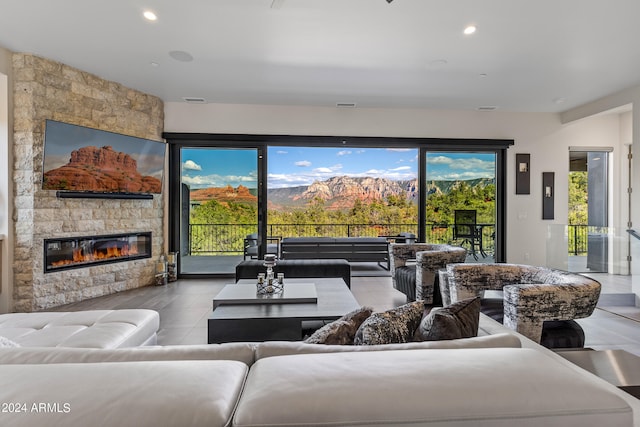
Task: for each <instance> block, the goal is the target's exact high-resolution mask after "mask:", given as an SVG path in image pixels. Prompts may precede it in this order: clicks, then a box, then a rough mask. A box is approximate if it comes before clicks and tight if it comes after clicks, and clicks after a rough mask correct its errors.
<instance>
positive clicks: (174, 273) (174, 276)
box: [167, 252, 178, 282]
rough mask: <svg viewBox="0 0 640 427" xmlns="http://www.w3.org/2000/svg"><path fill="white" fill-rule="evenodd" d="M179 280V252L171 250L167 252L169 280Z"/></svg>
mask: <svg viewBox="0 0 640 427" xmlns="http://www.w3.org/2000/svg"><path fill="white" fill-rule="evenodd" d="M176 280H178V252H169V253H168V254H167V281H169V282H175V281H176Z"/></svg>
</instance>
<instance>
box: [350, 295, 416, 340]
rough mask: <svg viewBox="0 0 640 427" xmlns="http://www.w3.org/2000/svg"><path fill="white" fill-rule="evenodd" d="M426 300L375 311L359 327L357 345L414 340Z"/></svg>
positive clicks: (356, 338)
mask: <svg viewBox="0 0 640 427" xmlns="http://www.w3.org/2000/svg"><path fill="white" fill-rule="evenodd" d="M423 311H424V302H423V301H415V302H412V303H409V304H404V305H401V306H400V307H396V308H394V309H391V310H387V311H384V312H382V313H373V314H372V315H371V316H369V317H368V318H367V319H366V320H365V321H364V322H363V323H362V325H360V328H358V332H356V336H355V339H354V340H353V343H354V344H355V345H375V344H393V343H403V342H408V341H413V334H414V333H415V330H416V328H417V327H418V324H419V323H420V319H421V317H422V312H423Z"/></svg>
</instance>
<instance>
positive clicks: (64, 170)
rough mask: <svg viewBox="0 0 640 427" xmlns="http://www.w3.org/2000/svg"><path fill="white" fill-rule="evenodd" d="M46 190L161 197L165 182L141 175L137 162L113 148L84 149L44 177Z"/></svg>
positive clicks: (75, 151)
mask: <svg viewBox="0 0 640 427" xmlns="http://www.w3.org/2000/svg"><path fill="white" fill-rule="evenodd" d="M43 188H44V189H45V190H77V191H110V192H118V191H119V192H141V193H160V192H161V191H162V182H161V181H160V180H159V179H158V178H155V177H153V176H143V175H141V174H140V172H138V165H137V162H136V160H135V159H134V158H133V157H131V156H130V155H129V154H127V153H122V152H119V151H114V150H113V148H112V147H110V146H104V147H100V148H98V147H93V146H90V147H82V148H80V149H78V150H74V151H72V152H71V159H70V160H69V163H67V164H66V165H64V166H61V167H59V168H57V169H53V170H50V171H48V172H46V173H45V174H44V185H43Z"/></svg>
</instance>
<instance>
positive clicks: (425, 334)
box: [416, 297, 480, 341]
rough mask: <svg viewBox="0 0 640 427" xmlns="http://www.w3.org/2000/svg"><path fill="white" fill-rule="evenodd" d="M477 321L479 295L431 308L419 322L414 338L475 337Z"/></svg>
mask: <svg viewBox="0 0 640 427" xmlns="http://www.w3.org/2000/svg"><path fill="white" fill-rule="evenodd" d="M479 323H480V297H476V298H467V299H465V300H462V301H458V302H456V303H453V304H451V305H450V306H448V307H443V308H439V307H436V308H433V309H432V310H431V311H430V312H429V313H428V314H426V315H425V316H424V318H423V319H422V321H421V322H420V326H418V328H417V330H416V339H418V340H423V341H434V340H453V339H458V338H470V337H475V336H477V335H478V325H479Z"/></svg>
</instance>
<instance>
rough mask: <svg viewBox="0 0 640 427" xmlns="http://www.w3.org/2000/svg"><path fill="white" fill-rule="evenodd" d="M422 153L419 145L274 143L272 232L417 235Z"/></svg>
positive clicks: (271, 157)
mask: <svg viewBox="0 0 640 427" xmlns="http://www.w3.org/2000/svg"><path fill="white" fill-rule="evenodd" d="M417 155H418V150H417V149H387V148H362V147H350V148H345V147H269V150H268V163H269V165H268V171H269V173H268V182H267V187H268V192H267V194H268V195H267V198H268V217H267V220H268V230H269V234H270V235H272V236H278V237H315V236H326V237H374V236H396V235H398V234H399V233H411V234H414V235H416V236H417V234H418V224H417V222H418V221H417V218H418V206H417V203H418V184H417V176H418V174H417V170H418V168H417Z"/></svg>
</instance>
